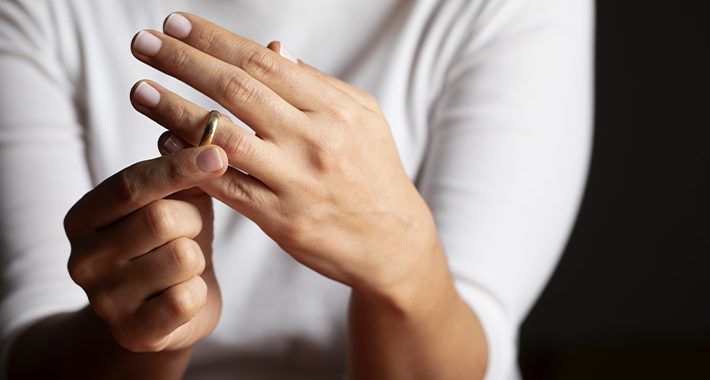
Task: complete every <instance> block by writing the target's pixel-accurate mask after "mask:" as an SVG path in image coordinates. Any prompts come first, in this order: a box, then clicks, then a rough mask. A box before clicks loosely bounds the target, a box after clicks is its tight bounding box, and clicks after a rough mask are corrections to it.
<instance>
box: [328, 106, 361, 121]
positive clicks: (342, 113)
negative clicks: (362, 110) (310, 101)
mask: <svg viewBox="0 0 710 380" xmlns="http://www.w3.org/2000/svg"><path fill="white" fill-rule="evenodd" d="M358 111H359V110H358V109H357V107H355V106H353V105H350V104H341V105H339V106H337V107H336V108H335V110H334V112H333V113H334V115H333V116H334V117H335V120H336V122H337V123H338V124H345V125H350V124H351V123H353V122H354V121H355V120H356V118H357V115H358Z"/></svg>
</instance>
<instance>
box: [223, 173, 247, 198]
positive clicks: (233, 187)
mask: <svg viewBox="0 0 710 380" xmlns="http://www.w3.org/2000/svg"><path fill="white" fill-rule="evenodd" d="M224 186H225V189H224V192H225V194H229V196H230V198H233V199H238V200H244V201H246V200H250V199H251V191H250V189H249V187H248V186H247V184H246V183H244V181H243V180H241V179H240V178H238V177H237V178H230V179H229V180H228V181H225V184H224Z"/></svg>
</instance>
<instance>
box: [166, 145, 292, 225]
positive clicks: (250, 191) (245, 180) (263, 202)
mask: <svg viewBox="0 0 710 380" xmlns="http://www.w3.org/2000/svg"><path fill="white" fill-rule="evenodd" d="M167 141H171V142H170V143H167ZM167 145H169V146H170V149H183V147H184V146H186V143H185V142H183V141H181V140H180V139H179V138H177V137H175V136H171V135H170V132H165V133H164V134H163V135H162V136H160V139H159V140H158V147H159V149H160V152H161V153H162V154H169V152H167V151H166V146H167ZM281 180H282V182H284V183H285V182H287V181H283V180H284V178H281ZM200 188H201V189H202V190H203V191H204V192H206V193H207V194H209V195H211V196H212V197H214V198H217V199H219V200H220V201H222V202H224V203H225V204H226V205H227V206H229V207H231V208H232V209H234V210H236V211H237V212H239V213H240V214H242V215H244V216H246V217H247V218H249V219H251V220H253V221H255V222H258V221H259V220H261V219H260V218H261V217H262V216H263V215H264V211H266V210H270V209H273V207H274V205H276V202H277V201H278V196H277V194H276V193H275V191H278V189H280V188H281V187H280V186H276V187H273V188H270V187H268V186H267V185H265V184H264V183H263V182H261V181H260V180H259V179H257V178H256V177H254V176H252V175H249V174H246V173H243V172H241V171H239V170H237V169H234V168H231V167H230V168H228V169H227V171H226V172H225V173H224V174H223V175H221V176H219V177H217V178H215V179H213V180H212V181H209V182H206V183H204V184H202V185H200Z"/></svg>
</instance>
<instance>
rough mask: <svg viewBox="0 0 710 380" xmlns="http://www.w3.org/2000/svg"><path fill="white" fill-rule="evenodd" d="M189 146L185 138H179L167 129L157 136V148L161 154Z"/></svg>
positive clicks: (174, 151)
mask: <svg viewBox="0 0 710 380" xmlns="http://www.w3.org/2000/svg"><path fill="white" fill-rule="evenodd" d="M190 147H191V145H190V144H188V143H187V142H186V141H185V140H183V139H181V138H179V137H178V136H175V135H174V134H172V133H170V132H169V131H168V132H164V133H163V134H162V135H160V137H159V138H158V150H159V151H160V154H162V155H166V154H171V153H176V152H179V151H181V150H185V149H187V148H190Z"/></svg>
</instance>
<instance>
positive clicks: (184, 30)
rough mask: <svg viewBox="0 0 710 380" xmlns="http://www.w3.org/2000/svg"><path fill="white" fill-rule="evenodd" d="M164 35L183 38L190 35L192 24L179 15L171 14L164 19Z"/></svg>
mask: <svg viewBox="0 0 710 380" xmlns="http://www.w3.org/2000/svg"><path fill="white" fill-rule="evenodd" d="M163 30H164V31H165V34H168V35H171V36H173V37H175V38H185V37H187V36H189V35H190V32H191V31H192V23H190V20H188V19H187V18H186V17H185V16H183V15H181V14H179V13H173V14H171V15H170V16H168V18H167V19H165V26H163Z"/></svg>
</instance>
